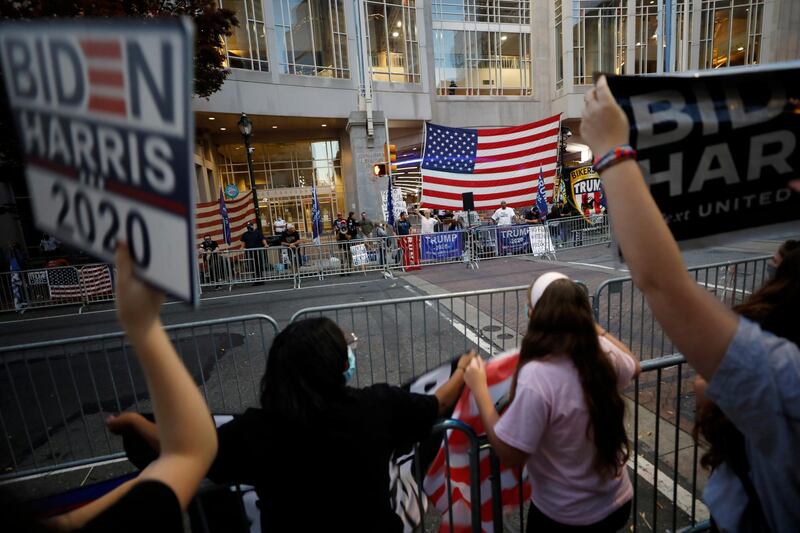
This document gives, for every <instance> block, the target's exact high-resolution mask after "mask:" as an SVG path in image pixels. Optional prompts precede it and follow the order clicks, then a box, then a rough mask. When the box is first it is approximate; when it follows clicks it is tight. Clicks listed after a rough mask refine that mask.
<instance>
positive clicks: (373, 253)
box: [294, 238, 387, 285]
mask: <svg viewBox="0 0 800 533" xmlns="http://www.w3.org/2000/svg"><path fill="white" fill-rule="evenodd" d="M361 245H363V246H364V252H365V253H366V256H364V255H359V254H358V253H357V250H358V248H354V247H359V246H361ZM294 260H295V265H294V266H295V268H296V274H297V277H298V285H299V280H300V279H302V278H312V277H316V278H319V279H325V277H326V276H337V275H340V276H341V275H347V274H353V273H363V272H375V271H383V270H385V269H386V260H387V259H386V249H385V239H381V238H373V239H353V240H350V241H337V242H329V243H321V244H301V245H299V246H298V247H297V249H296V253H295V254H294Z"/></svg>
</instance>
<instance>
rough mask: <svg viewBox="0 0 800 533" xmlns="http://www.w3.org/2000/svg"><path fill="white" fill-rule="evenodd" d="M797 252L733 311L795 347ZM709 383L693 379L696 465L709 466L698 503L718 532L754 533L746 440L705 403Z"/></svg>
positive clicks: (756, 507) (799, 282)
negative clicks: (699, 452)
mask: <svg viewBox="0 0 800 533" xmlns="http://www.w3.org/2000/svg"><path fill="white" fill-rule="evenodd" d="M798 301H800V249H797V250H795V251H792V252H789V253H788V254H786V256H785V257H784V259H783V261H782V262H781V263H780V265H779V266H778V269H777V271H776V273H775V276H774V277H772V278H771V279H770V280H769V281H768V282H767V283H766V284H765V285H764V286H763V287H761V288H760V289H759V290H757V291H756V292H755V293H753V295H752V296H750V298H748V299H747V301H746V302H744V303H743V304H740V305H738V306H736V307H734V309H733V310H734V311H735V312H737V313H739V314H740V315H742V316H744V317H746V318H748V319H750V320H753V321H754V322H757V323H758V324H759V325H760V326H761V327H762V328H763V329H764V331H769V332H770V333H773V334H775V335H777V336H779V337H783V338H785V339H788V340H790V341H792V342H793V343H795V344H798V343H800V328H798V327H797V325H798V324H800V307H799V306H798V305H797V302H798ZM707 386H708V384H707V383H706V381H705V380H703V378H700V377H698V378H696V379H695V392H696V396H697V407H698V414H697V419H696V422H695V439H696V438H697V436H698V433H702V435H703V437H704V438H705V439H706V441H707V442H708V444H709V448H708V449H707V450H706V452H705V453H704V454H703V457H702V458H701V461H700V462H701V464H702V465H703V466H704V467H706V468H711V469H712V473H711V477H710V479H709V480H708V483H707V484H706V487H705V490H704V492H703V499H704V500H705V502H706V504H707V505H708V506H709V508H710V509H711V517H712V519H713V520H714V522H715V524H716V526H717V528H718V530H719V531H753V530H758V529H759V527H760V526H763V525H764V517H763V512H762V510H761V507H762V506H761V502H760V501H759V498H758V494H757V493H756V492H755V490H754V489H753V482H752V481H751V480H750V478H749V475H748V462H747V455H746V453H745V440H744V437H743V436H742V434H741V432H739V430H737V429H736V428H735V427H734V425H733V424H732V423H731V422H730V420H728V418H727V417H725V415H724V414H723V413H722V411H720V409H719V407H717V406H716V405H715V404H714V403H713V402H711V401H708V400H706V399H705V390H706V388H707Z"/></svg>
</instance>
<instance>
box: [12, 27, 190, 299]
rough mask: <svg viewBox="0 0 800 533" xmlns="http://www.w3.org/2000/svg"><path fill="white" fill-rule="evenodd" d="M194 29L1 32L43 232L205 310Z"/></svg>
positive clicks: (29, 29) (18, 29) (20, 29)
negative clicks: (127, 257) (198, 235)
mask: <svg viewBox="0 0 800 533" xmlns="http://www.w3.org/2000/svg"><path fill="white" fill-rule="evenodd" d="M192 36H193V29H192V26H191V23H190V22H188V20H184V19H163V20H148V21H137V20H129V19H120V20H118V21H101V20H94V21H92V20H83V21H52V22H19V23H16V22H15V23H8V24H2V25H0V60H2V65H3V74H4V78H5V85H6V91H7V93H8V98H9V103H10V105H11V109H12V112H13V115H14V120H15V123H16V126H17V132H18V134H19V140H20V143H21V145H22V148H23V150H24V153H25V158H26V163H27V164H26V175H27V180H28V187H29V190H30V193H31V198H32V203H33V212H34V217H35V219H36V223H37V225H38V226H39V228H41V229H42V230H43V231H47V232H48V233H50V234H51V235H55V236H56V237H57V238H59V239H61V240H63V241H65V242H67V243H69V244H70V245H72V246H74V247H77V248H79V249H81V250H84V251H86V252H89V253H91V254H92V255H94V256H96V257H98V258H100V259H102V260H104V261H111V260H112V259H113V257H114V251H115V247H116V243H117V241H118V240H120V239H124V240H126V241H127V242H128V243H129V246H130V248H131V252H132V255H133V258H134V260H135V263H136V271H137V274H138V275H139V276H141V277H142V278H143V279H144V280H145V281H147V282H148V283H150V284H152V285H153V286H155V287H158V288H159V289H162V290H164V291H166V292H168V293H170V294H172V295H174V296H177V297H179V298H181V299H184V300H189V301H194V302H196V301H197V297H198V296H197V290H196V283H195V270H194V224H193V219H194V185H193V183H194V179H193V177H192V176H193V173H192V169H193V167H192V164H191V162H192V159H191V158H192V151H193V149H194V140H193V139H194V135H193V133H194V126H193V117H192V113H191V109H190V102H191V100H190V99H191V94H192V79H193V76H192V55H193V38H192Z"/></svg>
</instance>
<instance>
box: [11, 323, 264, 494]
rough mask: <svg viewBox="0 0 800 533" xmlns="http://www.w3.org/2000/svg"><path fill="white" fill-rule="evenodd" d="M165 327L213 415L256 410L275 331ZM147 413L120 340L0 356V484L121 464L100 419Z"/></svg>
mask: <svg viewBox="0 0 800 533" xmlns="http://www.w3.org/2000/svg"><path fill="white" fill-rule="evenodd" d="M165 329H166V330H167V332H168V334H169V336H170V339H171V340H172V343H173V345H174V346H175V348H176V350H177V351H178V354H179V355H180V357H181V359H182V360H183V363H184V364H185V365H186V367H187V369H188V370H189V372H190V373H191V375H192V377H193V378H194V379H195V381H196V382H197V384H198V386H199V387H200V388H201V391H202V393H203V396H204V397H205V400H206V402H207V403H208V406H209V408H210V409H211V411H212V412H214V411H216V412H241V411H243V410H244V409H245V408H247V407H250V406H255V405H257V403H258V398H259V396H260V393H259V383H258V378H257V376H261V375H262V374H263V372H264V368H266V359H267V353H268V350H269V346H270V344H271V343H272V339H273V338H274V336H275V334H276V333H277V331H278V325H277V323H276V322H275V321H274V320H273V319H272V318H270V317H268V316H266V315H246V316H240V317H233V318H225V319H217V320H207V321H202V322H193V323H187V324H179V325H174V326H168V327H167V328H165ZM149 405H150V400H149V395H148V392H147V386H146V383H145V381H144V377H143V375H142V373H141V371H140V369H139V365H138V362H137V361H136V357H135V355H134V353H133V352H132V349H131V347H130V345H129V344H128V343H127V341H126V338H125V336H124V334H123V333H121V332H120V333H111V334H105V335H94V336H89V337H76V338H72V339H61V340H56V341H48V342H39V343H31V344H24V345H19V346H9V347H4V348H0V435H2V437H0V438H2V441H0V480H2V479H6V478H16V477H20V476H24V475H28V474H31V473H37V472H48V471H53V470H57V469H62V468H67V467H72V466H78V465H82V464H86V463H89V462H95V461H98V460H107V459H110V458H114V457H120V456H121V453H122V449H121V447H120V444H119V443H118V442H117V440H115V439H112V438H111V436H110V435H109V432H108V430H107V429H106V424H105V418H106V415H105V413H119V412H122V411H126V410H134V411H137V412H142V411H143V410H147V409H148V408H149ZM150 410H151V409H150Z"/></svg>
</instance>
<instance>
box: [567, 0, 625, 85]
mask: <svg viewBox="0 0 800 533" xmlns="http://www.w3.org/2000/svg"><path fill="white" fill-rule="evenodd" d="M626 3H627V2H625V1H624V0H616V1H609V2H603V4H602V7H595V6H597V5H598V2H596V1H594V0H590V1H587V0H575V3H574V11H575V15H576V16H575V17H574V18H573V20H574V21H575V23H574V27H573V30H572V39H573V47H574V58H575V59H574V61H575V73H574V83H575V84H576V85H590V84H592V83H593V79H592V76H593V74H594V73H595V72H613V73H614V74H622V72H623V69H624V68H625V54H626V51H625V35H626V23H627V16H626V15H625V11H626V8H625V4H626Z"/></svg>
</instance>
